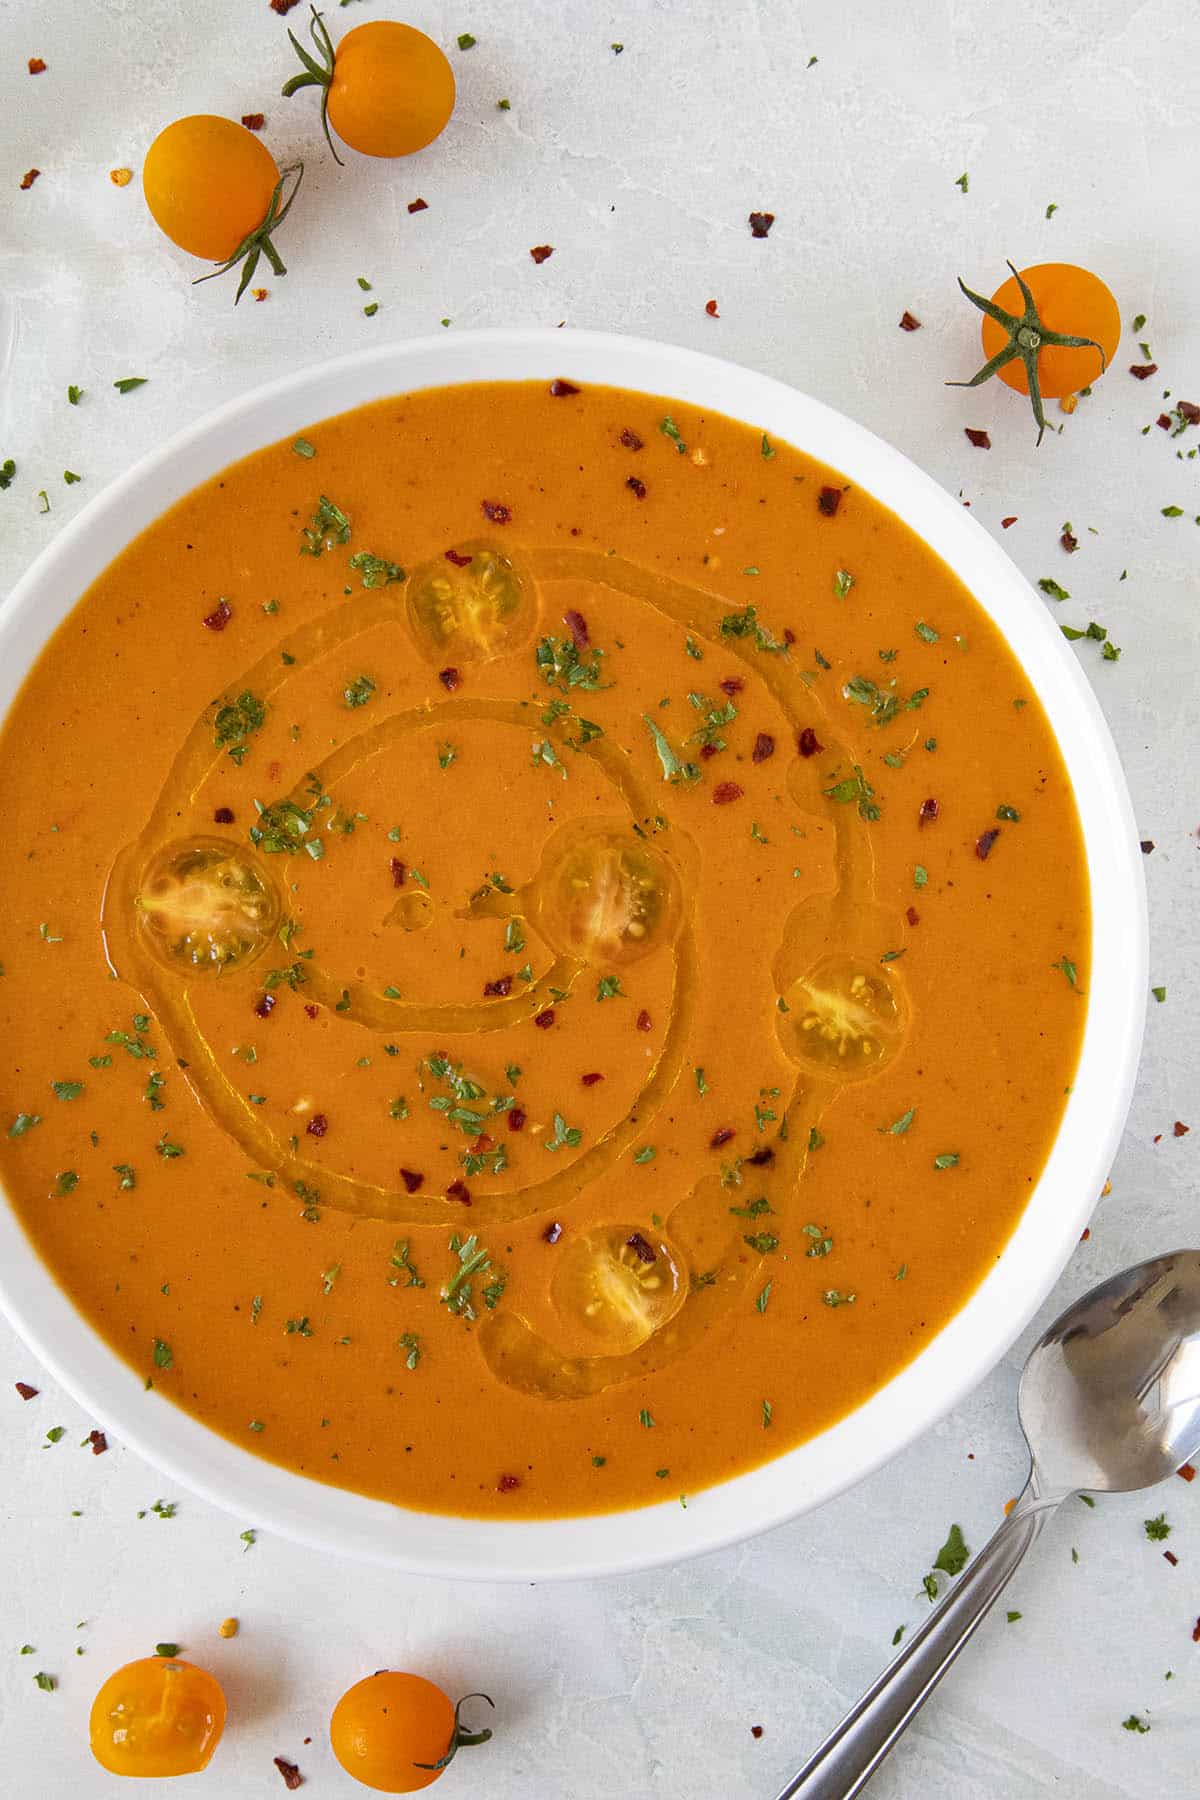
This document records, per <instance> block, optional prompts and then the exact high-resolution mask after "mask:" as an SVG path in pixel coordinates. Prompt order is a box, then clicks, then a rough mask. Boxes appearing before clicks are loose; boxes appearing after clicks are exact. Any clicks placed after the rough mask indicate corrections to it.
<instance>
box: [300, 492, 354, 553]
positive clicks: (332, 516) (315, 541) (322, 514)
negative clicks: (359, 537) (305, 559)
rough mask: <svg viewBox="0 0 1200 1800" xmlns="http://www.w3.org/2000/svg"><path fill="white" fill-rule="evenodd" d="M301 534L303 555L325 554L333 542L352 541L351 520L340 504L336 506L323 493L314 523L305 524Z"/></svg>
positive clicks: (313, 519) (314, 516)
mask: <svg viewBox="0 0 1200 1800" xmlns="http://www.w3.org/2000/svg"><path fill="white" fill-rule="evenodd" d="M300 536H301V537H302V538H303V540H304V541H303V543H302V544H301V545H300V554H301V556H323V555H324V554H325V552H326V550H328V549H329V547H330V545H331V544H348V543H349V542H350V521H349V519H348V518H347V517H346V515H345V513H344V512H343V511H342V509H341V507H340V506H336V505H335V504H334V502H333V501H332V500H331V499H330V498H329V496H328V494H322V495H321V496H320V497H319V499H318V501H317V507H316V511H315V512H314V513H313V517H312V524H311V525H305V526H304V527H303V529H302V530H301V533H300Z"/></svg>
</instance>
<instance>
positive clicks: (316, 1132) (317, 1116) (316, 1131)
mask: <svg viewBox="0 0 1200 1800" xmlns="http://www.w3.org/2000/svg"><path fill="white" fill-rule="evenodd" d="M304 1129H305V1131H307V1133H308V1135H309V1137H324V1136H325V1133H326V1132H327V1131H328V1130H329V1120H328V1119H327V1118H326V1117H325V1114H324V1113H314V1114H313V1116H312V1118H311V1119H310V1120H309V1121H308V1124H307V1125H306V1126H305V1127H304Z"/></svg>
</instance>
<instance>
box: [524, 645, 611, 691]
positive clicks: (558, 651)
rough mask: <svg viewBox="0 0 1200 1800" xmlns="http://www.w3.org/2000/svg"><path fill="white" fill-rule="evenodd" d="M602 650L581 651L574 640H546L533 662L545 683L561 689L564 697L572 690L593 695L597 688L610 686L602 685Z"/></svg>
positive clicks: (535, 652) (539, 647) (535, 653)
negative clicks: (579, 689)
mask: <svg viewBox="0 0 1200 1800" xmlns="http://www.w3.org/2000/svg"><path fill="white" fill-rule="evenodd" d="M603 656H604V652H603V650H598V649H594V648H589V649H588V650H587V651H586V652H585V651H581V650H580V649H579V646H578V645H577V644H576V643H575V641H574V639H573V638H569V637H564V638H556V637H544V638H542V639H540V641H539V643H538V646H537V649H536V650H535V651H534V660H535V662H536V664H537V668H538V673H539V674H540V675H541V677H542V680H543V681H545V682H548V683H549V685H550V686H551V687H558V688H561V689H562V691H563V693H564V694H566V693H570V691H571V689H572V688H583V689H584V691H585V692H588V693H594V692H595V691H596V690H597V689H598V688H601V687H605V686H607V685H608V684H607V683H606V682H602V681H601V679H600V676H601V672H602V671H601V661H602V659H603Z"/></svg>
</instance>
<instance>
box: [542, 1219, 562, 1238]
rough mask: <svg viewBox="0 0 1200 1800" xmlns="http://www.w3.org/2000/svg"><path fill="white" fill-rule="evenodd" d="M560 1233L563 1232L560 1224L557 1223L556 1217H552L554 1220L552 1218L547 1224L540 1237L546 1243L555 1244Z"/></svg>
mask: <svg viewBox="0 0 1200 1800" xmlns="http://www.w3.org/2000/svg"><path fill="white" fill-rule="evenodd" d="M562 1234H563V1228H562V1226H561V1225H560V1224H559V1222H558V1220H557V1219H554V1220H552V1222H551V1223H550V1224H549V1225H547V1227H546V1229H545V1231H543V1233H542V1239H543V1241H544V1242H545V1243H547V1244H557V1242H558V1240H559V1238H560V1237H561V1236H562Z"/></svg>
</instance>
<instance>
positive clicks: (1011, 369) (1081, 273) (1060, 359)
mask: <svg viewBox="0 0 1200 1800" xmlns="http://www.w3.org/2000/svg"><path fill="white" fill-rule="evenodd" d="M1021 276H1022V279H1023V280H1024V281H1025V283H1026V284H1027V286H1028V287H1029V290H1030V292H1031V293H1032V295H1033V298H1034V302H1035V304H1036V306H1037V312H1038V317H1039V318H1040V319H1041V322H1042V324H1043V325H1044V326H1045V327H1046V330H1047V331H1052V332H1056V333H1061V334H1062V335H1064V336H1069V337H1085V338H1093V339H1094V340H1095V342H1096V343H1097V344H1099V345H1100V349H1101V350H1102V351H1103V352H1104V356H1103V359H1102V358H1101V356H1100V352H1099V351H1097V350H1094V349H1093V348H1092V347H1091V345H1083V346H1080V347H1066V346H1061V345H1057V344H1044V345H1043V346H1042V348H1041V350H1040V351H1039V353H1038V381H1039V383H1040V385H1041V390H1042V393H1043V394H1044V395H1045V397H1046V398H1047V399H1048V400H1058V399H1061V397H1062V396H1063V395H1064V394H1074V393H1077V392H1078V391H1079V389H1080V388H1084V387H1090V386H1091V384H1092V383H1093V382H1094V381H1097V380H1099V378H1100V376H1101V375H1102V374H1103V372H1104V368H1105V365H1106V364H1107V363H1110V362H1111V361H1112V360H1113V357H1114V356H1115V355H1116V353H1117V345H1118V344H1119V343H1120V341H1121V314H1120V311H1119V310H1118V307H1117V303H1116V301H1115V300H1114V298H1113V296H1112V294H1111V292H1110V291H1109V289H1108V288H1107V287H1106V286H1105V284H1104V282H1102V281H1101V279H1100V277H1099V276H1098V275H1093V274H1092V273H1091V271H1090V270H1088V269H1080V268H1077V267H1076V265H1075V264H1074V263H1037V264H1036V265H1035V266H1034V267H1033V268H1032V269H1022V270H1021ZM992 303H993V305H995V306H999V307H1001V308H1003V310H1004V311H1005V312H1006V313H1012V314H1014V315H1016V316H1018V317H1019V316H1020V315H1021V313H1023V312H1024V310H1025V301H1024V299H1023V298H1022V295H1021V290H1020V288H1019V287H1018V286H1017V282H1016V279H1015V277H1013V276H1011V275H1010V276H1009V278H1008V280H1007V281H1005V282H1004V283H1002V285H1001V286H1000V287H998V288H997V289H996V292H995V293H994V294H993V295H992ZM982 337H983V353H984V356H985V357H987V358H988V359H989V361H990V359H991V358H992V357H993V356H995V354H996V352H997V351H998V350H1002V349H1003V348H1004V345H1005V344H1006V343H1007V342H1008V333H1007V331H1006V330H1005V329H1004V327H1003V326H1002V325H1000V324H998V323H997V321H996V320H995V319H989V318H987V317H986V316H985V318H984V319H983V322H982ZM999 375H1000V379H1001V381H1003V382H1004V383H1005V384H1006V385H1007V386H1008V387H1010V388H1013V389H1015V391H1016V392H1017V393H1018V394H1027V393H1028V392H1029V378H1028V375H1027V373H1026V369H1025V364H1024V362H1023V361H1022V360H1021V358H1020V357H1019V356H1018V357H1014V359H1013V361H1012V362H1010V363H1006V364H1005V366H1004V368H1002V369H1001V370H1000V371H999Z"/></svg>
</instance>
